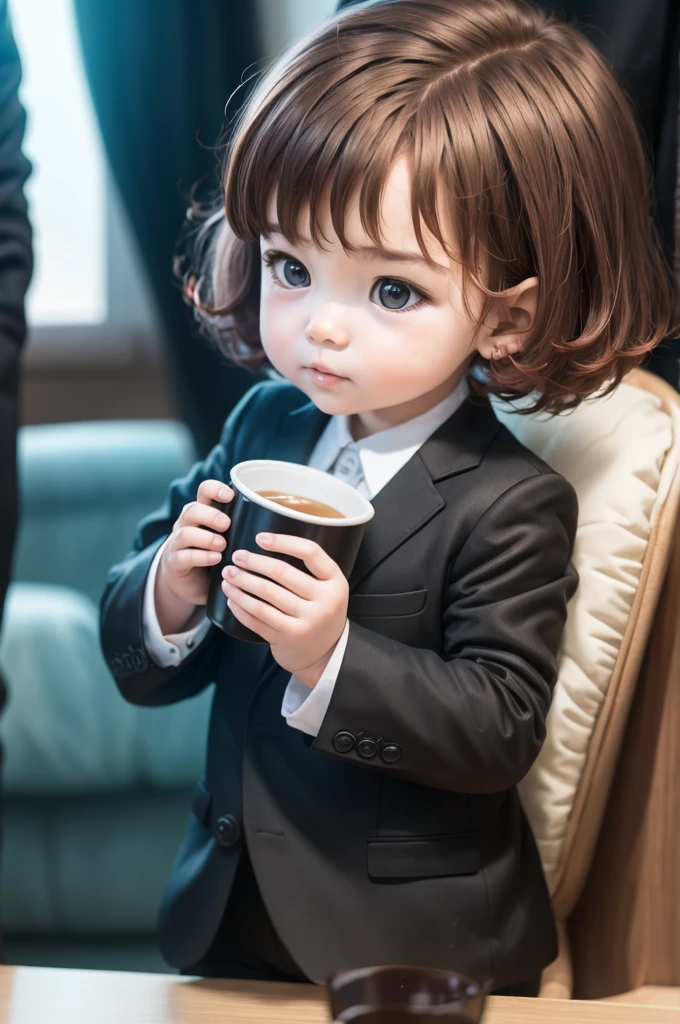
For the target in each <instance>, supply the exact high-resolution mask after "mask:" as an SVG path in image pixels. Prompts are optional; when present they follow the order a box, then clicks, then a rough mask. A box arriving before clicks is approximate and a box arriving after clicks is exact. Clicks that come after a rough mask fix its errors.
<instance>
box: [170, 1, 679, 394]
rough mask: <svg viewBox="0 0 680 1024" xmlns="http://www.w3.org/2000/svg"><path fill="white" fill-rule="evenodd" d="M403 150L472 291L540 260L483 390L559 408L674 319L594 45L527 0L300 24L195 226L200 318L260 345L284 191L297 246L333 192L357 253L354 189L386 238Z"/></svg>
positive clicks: (420, 199) (334, 207)
mask: <svg viewBox="0 0 680 1024" xmlns="http://www.w3.org/2000/svg"><path fill="white" fill-rule="evenodd" d="M403 154H406V155H407V157H408V159H409V160H410V163H411V169H412V181H413V189H412V213H413V224H414V229H415V232H416V237H417V239H418V242H419V244H420V246H421V249H422V250H423V254H424V255H425V256H426V258H427V257H428V253H427V251H426V250H425V243H424V240H423V233H422V229H421V218H422V222H424V223H425V224H426V225H427V228H428V229H429V230H430V231H431V232H432V234H433V235H434V236H435V237H436V238H437V240H438V241H439V242H440V244H441V245H442V247H443V248H444V249H445V251H446V252H447V253H448V254H449V256H450V257H451V258H453V259H455V260H457V261H459V262H460V264H461V267H462V273H463V294H464V296H465V295H466V294H467V293H468V288H469V286H470V285H473V286H477V287H478V288H480V289H481V290H482V292H483V293H484V294H485V295H486V296H487V302H488V301H489V298H488V297H490V296H493V294H494V293H496V292H498V291H502V290H504V289H507V288H509V287H511V286H512V285H514V284H516V283H517V282H519V281H522V280H523V279H525V278H527V277H532V276H534V275H536V276H537V277H538V281H539V301H538V308H537V313H536V318H535V322H534V324H533V327H532V329H531V331H530V334H529V336H528V337H527V341H526V345H525V347H524V349H523V351H521V352H519V353H518V354H517V355H516V356H507V357H506V358H504V359H501V360H498V361H496V360H494V362H493V364H491V365H489V364H486V363H485V364H484V366H485V367H486V371H487V372H486V379H485V383H481V384H480V383H479V380H478V379H472V376H471V383H472V386H473V387H474V388H475V389H476V390H477V391H484V392H490V393H493V394H497V395H500V396H502V397H504V398H512V397H516V396H518V395H527V394H531V393H533V392H538V396H537V397H536V401H535V402H533V404H531V405H530V406H527V407H526V408H525V409H523V411H525V412H531V411H535V410H538V409H546V410H547V411H548V412H552V413H556V412H559V411H560V410H561V409H564V408H568V407H572V406H574V405H577V404H578V403H579V402H580V401H581V400H582V399H584V398H586V397H587V396H589V395H593V394H595V393H596V392H598V393H605V394H606V393H608V392H609V391H611V390H612V389H613V388H614V387H615V386H616V385H617V384H618V383H619V381H620V380H621V378H622V377H623V375H624V374H625V373H626V372H627V371H628V370H629V369H631V368H632V367H633V366H634V365H636V364H637V363H639V362H640V361H641V359H642V358H643V357H644V355H645V354H646V353H647V352H649V351H650V350H651V349H652V348H653V347H654V346H655V345H656V344H657V343H658V342H659V341H661V340H662V339H663V338H664V337H666V336H667V335H668V334H669V333H670V331H671V329H672V326H673V324H672V315H673V309H672V305H673V294H672V285H671V278H670V273H669V271H668V268H667V266H666V263H665V261H664V259H663V256H662V255H661V250H660V246H659V243H658V240H657V237H656V233H655V231H654V228H653V224H652V220H651V213H650V206H651V203H650V184H649V183H650V175H649V172H648V169H647V165H646V161H645V155H644V152H643V148H642V144H641V141H640V137H639V134H638V130H637V127H636V124H635V119H634V116H633V113H632V110H631V108H630V106H629V104H628V101H627V100H626V98H625V96H624V95H623V93H622V91H621V89H620V88H619V86H618V85H617V83H616V81H615V79H614V77H613V75H612V73H611V71H610V70H609V68H608V67H607V65H606V63H605V61H604V60H603V58H602V57H601V56H600V55H599V54H598V52H597V51H596V50H595V48H594V47H593V46H592V45H591V44H590V43H589V42H588V40H587V39H586V38H585V37H584V36H583V35H582V34H581V33H580V32H579V31H577V30H576V29H575V28H574V27H572V26H570V25H567V24H565V23H563V22H561V21H559V20H557V19H556V18H555V17H554V16H552V15H550V14H547V13H546V12H545V11H543V10H541V9H539V8H537V7H534V6H533V5H530V4H527V3H523V2H520V0H392V2H390V3H381V4H371V5H366V4H364V5H362V6H361V7H358V8H350V9H348V10H347V11H342V12H341V13H339V14H337V15H335V16H334V17H333V18H332V19H331V20H329V21H328V22H326V23H324V24H323V25H322V26H321V28H320V29H318V30H317V31H315V32H313V33H311V34H310V35H308V36H307V37H305V38H304V39H303V40H302V41H301V42H300V43H299V44H298V45H297V46H295V47H294V48H292V49H291V50H289V51H288V52H287V53H286V54H284V55H283V57H281V58H280V59H279V60H278V61H277V62H276V63H275V64H274V65H273V66H272V68H271V69H270V70H269V71H268V72H267V73H266V74H265V75H264V77H263V78H262V80H261V81H260V82H259V83H258V85H257V87H256V88H255V90H254V92H253V94H252V96H251V98H250V101H249V102H248V103H247V105H246V107H245V109H244V110H243V111H242V113H241V114H240V116H239V117H238V118H237V121H236V124H235V128H234V130H233V133H232V135H231V138H230V140H229V141H228V143H227V153H226V161H225V172H224V207H223V209H222V210H221V211H219V212H218V213H216V214H215V213H213V214H212V217H211V218H209V219H208V221H207V222H206V223H205V224H204V225H203V226H202V227H201V228H200V230H199V231H198V233H197V236H196V247H195V253H194V256H195V259H194V268H195V269H193V270H187V271H186V273H185V286H186V290H188V293H189V297H190V298H191V300H192V301H193V302H194V305H195V308H196V309H197V313H198V315H199V318H200V319H201V320H202V321H203V323H204V325H205V327H206V328H207V329H208V331H209V332H210V333H211V334H212V335H213V337H215V338H216V340H217V341H218V343H219V344H220V346H221V347H222V349H223V351H224V352H225V353H226V354H227V355H228V356H229V357H230V358H231V359H233V360H234V361H236V362H239V363H241V364H242V365H249V366H257V365H259V364H261V363H262V362H263V361H264V360H265V359H266V357H265V354H264V352H263V350H262V346H261V342H260V337H259V331H258V320H259V287H260V253H259V236H260V234H261V233H263V232H265V230H266V228H265V226H266V224H267V220H268V218H267V204H268V202H269V201H270V199H271V197H272V195H273V194H274V192H276V195H277V219H278V222H279V224H280V225H281V231H282V232H283V234H284V235H285V236H286V237H287V238H289V239H290V241H291V243H292V244H296V243H297V242H298V241H299V240H300V238H299V235H298V232H297V228H298V224H299V217H300V214H301V213H302V212H303V210H305V209H308V210H309V214H310V230H311V234H312V238H313V240H314V242H315V243H316V244H317V245H323V241H324V239H323V236H322V235H321V227H320V218H321V217H322V215H323V212H324V211H325V210H327V209H328V204H329V203H330V212H331V218H332V224H333V228H334V230H335V232H336V233H337V235H338V238H339V239H340V242H341V244H342V245H343V247H344V248H345V251H347V252H352V251H353V249H352V246H350V245H349V242H348V240H347V238H346V236H345V234H344V221H345V214H346V210H347V208H348V205H349V203H350V201H351V200H353V199H354V198H355V197H358V199H359V209H360V214H361V220H362V224H363V226H364V229H365V231H366V232H367V234H368V235H369V237H370V238H371V240H372V241H373V243H374V244H375V245H378V246H380V245H381V242H382V239H381V236H380V231H379V206H380V197H381V191H382V188H383V186H384V182H385V180H386V177H387V174H388V172H389V170H390V168H391V166H392V165H393V163H394V161H395V160H396V159H397V158H398V157H400V156H402V155H403ZM442 197H443V202H442ZM438 198H439V203H438V202H437V199H438ZM452 240H455V245H456V248H455V249H454V248H452ZM480 268H483V271H481V270H480ZM481 277H483V280H482V279H481ZM466 305H467V308H468V312H469V308H470V307H469V304H468V303H467V301H466ZM487 309H488V306H487V307H486V308H485V309H484V311H483V313H482V317H481V318H480V320H479V323H481V319H483V317H484V316H485V315H486V311H487ZM475 377H477V378H478V374H476V375H475Z"/></svg>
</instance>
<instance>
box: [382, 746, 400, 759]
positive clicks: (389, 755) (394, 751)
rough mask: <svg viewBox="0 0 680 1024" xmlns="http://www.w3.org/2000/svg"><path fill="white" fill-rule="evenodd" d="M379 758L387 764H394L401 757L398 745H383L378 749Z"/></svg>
mask: <svg viewBox="0 0 680 1024" xmlns="http://www.w3.org/2000/svg"><path fill="white" fill-rule="evenodd" d="M380 756H381V757H382V759H383V761H385V762H386V763H387V764H394V762H395V761H398V760H399V758H400V757H401V747H400V746H399V744H398V743H385V744H384V746H382V747H381V748H380Z"/></svg>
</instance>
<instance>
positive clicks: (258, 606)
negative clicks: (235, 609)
mask: <svg viewBox="0 0 680 1024" xmlns="http://www.w3.org/2000/svg"><path fill="white" fill-rule="evenodd" d="M222 590H223V591H224V593H225V594H226V596H227V597H228V598H229V600H230V601H233V602H234V603H235V604H237V605H238V606H239V608H242V609H243V610H244V611H246V612H248V613H249V614H250V615H252V616H254V618H256V619H258V620H259V622H260V624H262V623H264V625H265V626H269V627H270V629H271V630H273V631H275V632H279V631H280V630H281V629H282V628H284V627H285V625H286V621H290V617H289V616H288V615H284V614H283V612H280V611H279V610H278V608H274V607H273V606H272V605H270V604H266V603H265V602H264V601H259V600H258V599H257V598H256V597H252V596H251V595H250V594H246V593H245V592H244V591H243V590H239V588H238V587H234V586H232V585H231V583H227V581H226V580H222Z"/></svg>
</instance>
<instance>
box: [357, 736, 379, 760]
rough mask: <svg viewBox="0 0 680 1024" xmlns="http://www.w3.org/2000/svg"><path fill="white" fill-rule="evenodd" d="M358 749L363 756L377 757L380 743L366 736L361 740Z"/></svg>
mask: <svg viewBox="0 0 680 1024" xmlns="http://www.w3.org/2000/svg"><path fill="white" fill-rule="evenodd" d="M357 750H358V751H359V753H360V754H361V756H362V757H375V755H376V754H377V753H378V744H377V743H376V742H375V740H372V739H371V738H370V736H365V737H364V739H363V740H359V743H358V744H357Z"/></svg>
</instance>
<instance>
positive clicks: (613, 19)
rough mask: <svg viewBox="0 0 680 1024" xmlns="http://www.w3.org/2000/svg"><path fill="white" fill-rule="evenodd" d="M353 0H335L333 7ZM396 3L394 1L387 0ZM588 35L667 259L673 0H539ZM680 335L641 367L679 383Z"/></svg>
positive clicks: (675, 90) (676, 90) (677, 33)
mask: <svg viewBox="0 0 680 1024" xmlns="http://www.w3.org/2000/svg"><path fill="white" fill-rule="evenodd" d="M357 2H358V0H339V2H338V4H337V7H336V10H338V11H339V10H341V9H342V8H345V7H351V6H353V5H354V4H355V3H357ZM392 2H398V0H392ZM539 6H543V7H547V8H550V9H551V10H555V11H557V12H558V13H559V14H561V15H562V16H563V17H564V18H566V19H567V20H568V21H572V22H576V24H577V25H578V27H579V28H580V29H581V30H582V31H583V32H584V33H585V34H586V35H587V36H588V37H589V38H590V39H591V41H592V42H593V43H594V44H595V46H597V47H598V49H599V50H600V52H601V53H602V54H603V56H604V57H606V59H607V60H608V61H609V63H610V65H611V66H612V67H613V69H614V71H615V73H616V75H617V77H618V79H619V81H620V82H621V84H622V85H623V87H624V88H625V90H626V92H627V93H628V96H629V97H630V99H631V100H632V102H633V105H634V107H635V109H636V111H637V115H638V120H639V124H640V127H641V129H642V132H643V134H644V137H645V140H646V143H647V150H648V153H649V156H650V161H651V164H652V168H653V174H654V203H655V216H656V221H657V225H658V227H659V231H660V233H661V238H662V241H663V244H664V249H665V253H666V257H667V259H668V262H669V264H670V265H671V266H672V264H673V253H674V250H675V245H676V244H677V240H676V239H675V190H676V182H677V177H678V106H679V103H680V3H679V2H678V0H554V2H551V0H545V2H539ZM679 357H680V341H678V340H672V341H667V342H665V343H664V344H663V345H659V346H658V347H657V348H656V349H655V351H654V352H653V353H652V354H651V356H650V358H649V361H648V362H647V364H646V368H647V369H649V370H651V371H652V372H654V373H657V374H658V375H659V376H660V377H663V378H664V379H665V380H667V381H669V382H670V383H671V384H673V386H674V387H675V388H678V381H679V363H678V359H679Z"/></svg>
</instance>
